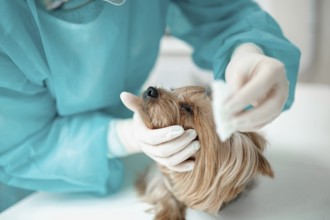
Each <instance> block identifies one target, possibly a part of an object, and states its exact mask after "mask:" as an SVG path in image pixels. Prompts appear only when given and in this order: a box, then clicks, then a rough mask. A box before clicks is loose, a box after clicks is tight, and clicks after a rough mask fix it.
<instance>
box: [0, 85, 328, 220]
mask: <svg viewBox="0 0 330 220" xmlns="http://www.w3.org/2000/svg"><path fill="white" fill-rule="evenodd" d="M262 132H263V133H264V134H265V136H266V137H267V139H268V140H269V143H270V145H269V147H268V148H267V152H266V155H267V157H268V158H269V160H270V163H271V164H272V166H273V169H274V171H275V179H269V178H263V177H261V178H259V181H258V184H257V186H256V187H255V188H254V189H253V190H252V191H250V192H248V193H247V194H245V195H244V196H242V197H241V198H240V199H238V200H237V201H236V202H234V203H232V204H231V205H229V206H227V207H226V208H225V209H224V210H223V211H222V212H221V213H220V214H219V216H217V217H212V216H209V215H207V214H205V213H201V212H197V211H194V210H188V213H187V219H188V220H195V219H196V220H197V219H203V220H207V219H210V220H211V219H226V220H227V219H228V220H233V219H245V220H249V219H251V220H252V219H253V220H259V219H260V220H273V219H274V220H275V219H276V220H278V219H281V220H285V219H288V220H289V219H290V220H293V219H299V220H304V219H306V220H321V219H322V220H323V219H324V220H325V219H330V87H329V86H312V85H304V84H302V85H298V88H297V95H296V101H295V104H294V106H293V108H292V109H291V110H290V111H288V112H285V113H283V114H282V115H281V116H280V117H279V118H278V119H277V120H276V121H275V122H273V123H272V124H271V125H269V126H267V127H266V128H265V129H264V130H263V131H262ZM140 159H141V158H139V156H137V157H135V158H129V160H126V161H125V163H126V164H127V166H128V167H131V168H132V169H131V170H130V172H129V173H128V174H127V176H129V177H128V178H127V179H126V182H125V187H124V189H123V190H122V191H120V192H119V193H117V194H116V195H113V196H108V197H104V198H97V197H93V196H92V195H86V194H51V193H44V192H38V193H34V194H32V195H31V196H29V197H27V198H26V199H24V200H22V201H21V202H19V203H18V204H16V205H14V206H12V207H11V208H9V209H7V210H6V211H4V212H3V213H1V214H0V220H7V219H8V220H16V219H24V220H45V219H47V220H51V219H56V220H58V219H70V220H71V219H79V220H84V219H97V220H103V219H104V220H110V219H120V220H125V219H129V220H131V219H152V215H151V214H147V213H145V210H146V209H147V208H148V207H149V206H148V205H147V204H144V203H142V202H140V201H139V198H137V197H136V194H135V191H134V189H133V187H132V186H131V184H130V183H131V182H132V180H133V179H134V176H135V173H136V170H134V168H135V167H136V161H139V160H140ZM134 165H135V166H134ZM127 169H129V168H127ZM135 169H136V168H135Z"/></svg>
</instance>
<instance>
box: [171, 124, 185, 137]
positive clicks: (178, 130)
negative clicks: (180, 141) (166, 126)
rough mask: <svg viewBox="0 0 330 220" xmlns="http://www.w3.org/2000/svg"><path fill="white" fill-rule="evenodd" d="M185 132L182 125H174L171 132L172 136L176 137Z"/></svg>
mask: <svg viewBox="0 0 330 220" xmlns="http://www.w3.org/2000/svg"><path fill="white" fill-rule="evenodd" d="M183 133H184V129H183V127H182V126H180V125H174V126H172V129H171V131H170V134H171V135H170V136H171V137H173V138H174V137H178V136H180V135H182V134H183Z"/></svg>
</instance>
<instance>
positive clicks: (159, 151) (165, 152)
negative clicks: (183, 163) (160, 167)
mask: <svg viewBox="0 0 330 220" xmlns="http://www.w3.org/2000/svg"><path fill="white" fill-rule="evenodd" d="M196 137H197V133H196V131H195V130H192V129H189V130H187V131H185V132H184V133H183V135H181V136H180V137H177V138H175V139H173V140H171V141H168V142H165V143H162V144H159V145H150V144H143V146H142V148H143V150H144V151H146V152H148V154H151V155H153V156H155V157H160V158H166V157H170V156H172V155H175V154H177V153H178V152H180V151H181V150H183V149H185V148H188V147H187V146H188V145H189V144H190V143H191V142H192V141H193V140H194V139H195V138H196Z"/></svg>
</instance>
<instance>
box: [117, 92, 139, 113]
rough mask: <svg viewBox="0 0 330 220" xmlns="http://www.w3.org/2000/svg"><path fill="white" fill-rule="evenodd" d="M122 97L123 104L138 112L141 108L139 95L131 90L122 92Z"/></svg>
mask: <svg viewBox="0 0 330 220" xmlns="http://www.w3.org/2000/svg"><path fill="white" fill-rule="evenodd" d="M120 99H121V101H122V102H123V104H124V105H125V106H126V107H127V108H128V109H129V110H131V111H133V112H137V111H138V108H139V97H137V96H136V95H134V94H132V93H129V92H122V93H121V94H120Z"/></svg>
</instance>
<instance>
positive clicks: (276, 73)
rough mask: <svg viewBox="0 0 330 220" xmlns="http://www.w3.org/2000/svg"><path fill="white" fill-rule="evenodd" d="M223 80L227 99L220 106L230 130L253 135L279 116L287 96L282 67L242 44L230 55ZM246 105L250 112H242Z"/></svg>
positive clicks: (249, 45)
mask: <svg viewBox="0 0 330 220" xmlns="http://www.w3.org/2000/svg"><path fill="white" fill-rule="evenodd" d="M225 78H226V82H227V85H228V87H229V88H230V90H231V95H230V96H229V98H228V99H226V101H225V102H224V103H223V104H224V109H225V110H226V111H227V113H228V114H229V115H231V119H230V120H229V122H228V123H230V126H231V127H234V128H235V129H236V130H238V131H253V130H256V129H259V128H261V127H263V126H264V125H266V124H268V123H270V122H271V121H273V120H274V119H275V118H276V117H278V116H279V115H280V114H281V112H282V109H283V107H284V104H285V102H286V100H287V98H288V94H289V81H288V80H287V78H286V72H285V67H284V64H283V63H282V62H280V61H278V60H276V59H274V58H271V57H267V56H266V55H264V54H263V52H262V50H261V49H260V48H259V47H257V46H256V45H254V44H252V43H246V44H242V45H241V46H239V47H238V48H237V49H236V50H235V51H234V53H233V55H232V58H231V61H230V62H229V64H228V66H227V69H226V73H225ZM249 105H252V106H253V108H251V109H249V110H246V108H247V107H248V106H249Z"/></svg>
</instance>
